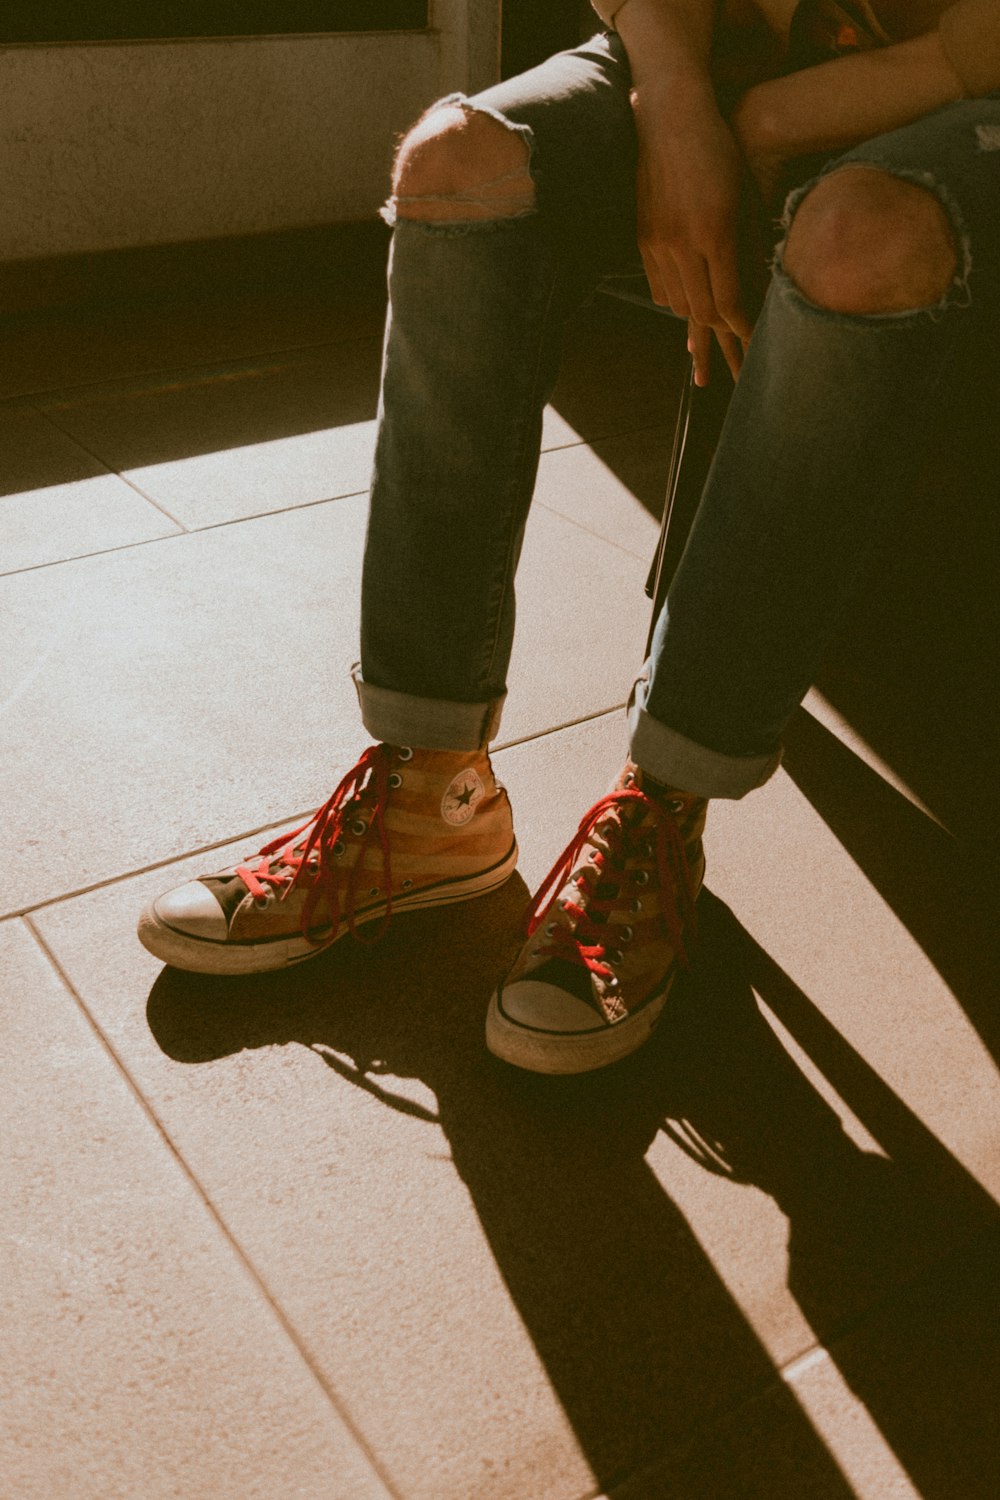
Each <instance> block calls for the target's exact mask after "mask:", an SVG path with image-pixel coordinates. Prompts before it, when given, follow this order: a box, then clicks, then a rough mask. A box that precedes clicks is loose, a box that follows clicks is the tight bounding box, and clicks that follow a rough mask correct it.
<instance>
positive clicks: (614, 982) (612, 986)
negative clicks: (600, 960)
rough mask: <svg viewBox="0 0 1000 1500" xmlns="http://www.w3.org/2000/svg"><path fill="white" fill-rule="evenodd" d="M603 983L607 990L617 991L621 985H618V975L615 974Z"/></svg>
mask: <svg viewBox="0 0 1000 1500" xmlns="http://www.w3.org/2000/svg"><path fill="white" fill-rule="evenodd" d="M604 983H605V986H606V987H607V988H608V989H609V990H617V989H620V988H621V985H620V983H619V980H618V975H617V974H611V975H609V976H608V978H607V979H606V980H605V981H604Z"/></svg>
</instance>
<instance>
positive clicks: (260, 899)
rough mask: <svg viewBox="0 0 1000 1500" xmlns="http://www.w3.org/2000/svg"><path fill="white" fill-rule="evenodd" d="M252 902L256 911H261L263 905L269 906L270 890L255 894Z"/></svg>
mask: <svg viewBox="0 0 1000 1500" xmlns="http://www.w3.org/2000/svg"><path fill="white" fill-rule="evenodd" d="M253 904H254V906H256V908H257V910H258V911H263V910H264V908H265V906H270V904H271V895H270V892H268V891H265V892H264V894H263V896H255V897H254V898H253Z"/></svg>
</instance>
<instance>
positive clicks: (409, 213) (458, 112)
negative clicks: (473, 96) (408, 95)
mask: <svg viewBox="0 0 1000 1500" xmlns="http://www.w3.org/2000/svg"><path fill="white" fill-rule="evenodd" d="M392 187H393V197H394V200H395V205H396V212H397V214H398V216H399V217H400V218H406V219H424V220H447V219H466V220H467V219H503V218H510V217H513V216H515V215H517V214H521V213H526V212H527V211H528V210H529V209H530V208H531V207H532V206H533V204H534V201H535V188H534V183H533V181H532V178H531V173H530V172H529V170H528V146H527V142H526V141H525V140H524V138H523V137H522V136H521V134H520V133H519V132H516V131H513V130H509V129H508V128H507V127H506V126H505V125H503V124H501V122H500V121H499V120H495V119H494V118H493V116H492V115H487V114H483V113H482V112H481V111H477V110H474V109H468V108H465V107H464V106H462V105H460V104H443V105H439V106H438V107H437V108H436V109H433V110H431V111H430V113H428V114H426V115H424V117H423V119H422V120H420V121H418V123H417V124H416V125H415V126H414V127H413V129H412V130H411V131H410V132H409V134H408V135H407V136H406V137H405V138H404V140H403V142H402V144H401V146H400V148H399V152H398V154H397V157H396V165H395V170H394V172H393V182H392Z"/></svg>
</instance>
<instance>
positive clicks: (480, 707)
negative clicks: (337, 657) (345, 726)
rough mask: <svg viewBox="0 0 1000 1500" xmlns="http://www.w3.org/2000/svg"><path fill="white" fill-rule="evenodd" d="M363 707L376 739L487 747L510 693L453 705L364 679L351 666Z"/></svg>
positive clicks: (419, 746)
mask: <svg viewBox="0 0 1000 1500" xmlns="http://www.w3.org/2000/svg"><path fill="white" fill-rule="evenodd" d="M351 676H352V677H353V678H354V686H355V689H356V691H357V694H358V702H359V704H360V705H361V721H362V723H363V724H364V726H365V728H366V729H367V730H368V733H369V734H370V735H372V736H373V738H374V739H377V740H384V741H385V742H386V743H387V744H389V745H408V746H410V748H411V749H414V750H485V749H486V746H487V745H488V744H489V743H490V741H491V740H494V739H496V736H497V734H498V733H499V731H500V716H501V714H502V712H503V706H504V702H505V700H506V697H507V695H506V693H504V694H503V695H502V696H501V697H499V698H493V699H491V700H490V701H489V702H487V703H452V702H450V701H449V700H448V699H446V698H418V697H416V696H415V695H414V694H412V693H398V692H396V691H395V689H393V688H383V687H376V686H375V685H374V683H371V682H365V681H364V680H363V679H362V676H361V669H360V666H358V665H357V664H356V665H355V666H354V667H352V668H351Z"/></svg>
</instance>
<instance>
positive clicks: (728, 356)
mask: <svg viewBox="0 0 1000 1500" xmlns="http://www.w3.org/2000/svg"><path fill="white" fill-rule="evenodd" d="M715 337H716V340H717V341H718V345H719V348H720V349H721V350H722V357H723V359H724V360H725V361H726V364H727V365H728V366H729V373H730V375H731V376H732V377H733V379H734V380H738V379H739V378H740V371H741V370H742V368H743V354H744V351H745V347H746V346H745V343H744V341H743V340H742V339H738V338H737V337H736V335H735V333H730V332H729V330H728V329H722V330H720V329H718V328H717V329H716V330H715Z"/></svg>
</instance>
